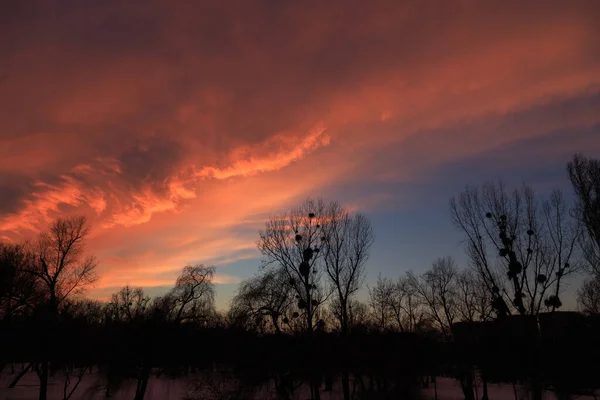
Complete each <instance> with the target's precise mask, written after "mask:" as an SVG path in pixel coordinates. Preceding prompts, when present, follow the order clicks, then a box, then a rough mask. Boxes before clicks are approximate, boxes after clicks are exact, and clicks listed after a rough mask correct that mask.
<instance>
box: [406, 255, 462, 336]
mask: <svg viewBox="0 0 600 400" xmlns="http://www.w3.org/2000/svg"><path fill="white" fill-rule="evenodd" d="M458 275H459V273H458V268H457V266H456V263H455V262H454V260H453V259H452V258H451V257H445V258H438V259H437V260H435V261H434V262H433V265H432V268H431V269H430V270H428V271H426V272H425V273H423V274H421V275H415V274H414V273H412V272H409V273H408V274H407V276H408V285H410V287H411V288H412V289H413V290H414V293H415V295H416V296H417V297H418V298H419V300H420V302H421V303H422V304H423V305H424V306H425V310H426V312H427V314H428V318H429V319H430V320H431V322H432V323H433V324H434V325H435V326H436V328H437V329H438V330H439V332H440V333H441V334H442V336H444V337H446V338H449V337H451V336H452V324H453V323H454V322H455V321H456V320H457V318H458V307H457V300H456V294H457V281H458Z"/></svg>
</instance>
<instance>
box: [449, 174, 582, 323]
mask: <svg viewBox="0 0 600 400" xmlns="http://www.w3.org/2000/svg"><path fill="white" fill-rule="evenodd" d="M450 208H451V213H452V219H453V221H454V223H455V225H456V226H457V227H458V228H459V229H460V230H462V231H463V233H464V234H465V239H466V242H467V255H468V256H469V258H470V262H471V266H472V267H473V268H474V270H475V271H476V273H477V275H478V277H479V279H481V282H482V283H483V285H484V286H485V287H486V288H487V290H488V292H489V293H490V295H491V296H492V297H493V307H494V310H495V312H496V313H497V315H508V314H511V313H513V312H517V313H518V314H521V315H537V314H538V313H539V312H540V310H541V309H542V306H545V307H546V308H547V309H549V310H555V309H557V308H559V307H560V306H561V305H562V303H561V301H560V298H559V293H560V289H561V283H562V281H563V279H564V278H565V277H567V276H568V275H571V274H573V273H575V272H576V271H577V269H578V267H579V263H580V262H579V258H578V254H577V247H576V244H577V241H578V239H579V237H580V234H581V229H580V228H579V225H578V223H577V221H575V220H574V219H572V218H570V217H569V213H568V207H567V204H566V202H565V200H564V198H563V196H562V194H561V193H560V192H559V191H555V192H553V193H552V195H551V196H550V198H549V199H548V200H546V201H545V202H543V203H542V205H541V207H540V206H539V204H538V202H537V201H536V199H535V195H534V192H533V190H532V189H531V188H529V187H528V186H523V187H522V188H521V189H517V190H514V191H513V192H511V193H509V192H508V191H507V190H506V188H505V187H504V185H503V184H502V183H501V182H500V183H497V184H494V183H488V184H485V185H484V186H483V187H481V188H467V189H466V190H465V191H464V192H463V193H462V194H461V195H460V196H459V197H458V198H454V199H452V201H451V203H450ZM494 254H495V255H494Z"/></svg>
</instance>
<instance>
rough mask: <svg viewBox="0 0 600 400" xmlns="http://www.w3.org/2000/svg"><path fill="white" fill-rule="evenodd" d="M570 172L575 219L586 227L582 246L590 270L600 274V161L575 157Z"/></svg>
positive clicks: (569, 167) (569, 164)
mask: <svg viewBox="0 0 600 400" xmlns="http://www.w3.org/2000/svg"><path fill="white" fill-rule="evenodd" d="M567 170H568V172H569V178H570V180H571V184H572V185H573V190H574V191H575V196H576V199H577V200H576V206H575V212H576V216H577V218H578V219H579V221H580V222H581V223H582V224H583V226H584V227H585V234H584V235H582V238H581V239H582V240H581V244H582V248H583V251H584V255H585V259H586V262H587V266H588V268H590V269H591V270H592V271H593V272H595V273H596V274H600V160H594V159H589V158H586V157H584V156H583V155H582V154H576V155H575V156H574V157H573V160H571V161H570V162H569V163H568V165H567Z"/></svg>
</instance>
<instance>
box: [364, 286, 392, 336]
mask: <svg viewBox="0 0 600 400" xmlns="http://www.w3.org/2000/svg"><path fill="white" fill-rule="evenodd" d="M393 296H394V284H393V282H392V280H391V279H389V278H386V277H382V276H381V274H379V275H378V276H377V282H376V283H375V286H373V287H372V288H371V287H370V288H369V305H370V306H371V311H372V313H373V319H374V323H375V325H376V326H377V327H378V328H379V329H381V330H387V329H388V328H391V326H392V324H393V316H392V310H391V309H390V303H391V302H392V298H393Z"/></svg>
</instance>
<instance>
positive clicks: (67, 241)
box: [31, 216, 97, 313]
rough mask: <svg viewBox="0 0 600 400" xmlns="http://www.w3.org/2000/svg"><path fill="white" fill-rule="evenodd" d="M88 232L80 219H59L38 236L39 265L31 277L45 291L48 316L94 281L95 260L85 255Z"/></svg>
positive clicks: (87, 228)
mask: <svg viewBox="0 0 600 400" xmlns="http://www.w3.org/2000/svg"><path fill="white" fill-rule="evenodd" d="M89 229H90V228H89V226H88V224H87V221H86V219H85V217H83V216H79V217H69V218H59V219H57V220H56V221H54V222H53V223H52V224H51V225H50V228H49V229H48V230H47V231H46V232H43V233H42V234H41V235H40V238H39V241H38V246H37V248H38V251H37V254H38V263H37V264H36V266H35V268H34V269H32V271H31V273H32V274H33V275H34V276H35V277H36V278H37V279H38V280H39V281H40V282H41V284H42V287H43V288H44V292H45V294H46V296H47V299H46V304H47V306H48V310H49V312H50V313H56V312H57V310H58V307H59V306H60V305H61V303H62V302H63V301H64V300H66V299H67V298H69V296H74V295H78V294H81V293H83V292H84V291H85V289H86V288H87V287H88V286H89V285H91V284H93V283H94V282H95V281H96V280H97V275H96V264H97V263H96V259H95V257H93V256H88V257H85V255H84V252H85V241H84V240H85V237H86V236H87V235H88V233H89Z"/></svg>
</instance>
